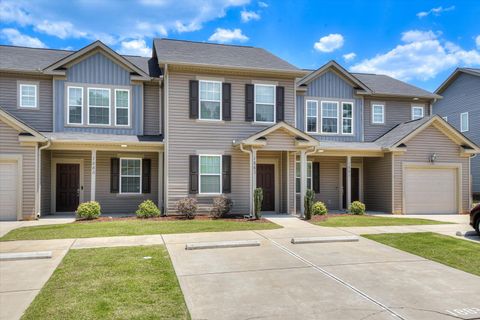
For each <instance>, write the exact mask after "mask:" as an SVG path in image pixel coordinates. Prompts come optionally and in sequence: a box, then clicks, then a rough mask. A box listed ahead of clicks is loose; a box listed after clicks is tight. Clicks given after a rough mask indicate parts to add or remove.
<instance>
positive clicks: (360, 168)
mask: <svg viewBox="0 0 480 320" xmlns="http://www.w3.org/2000/svg"><path fill="white" fill-rule="evenodd" d="M344 168H347V164H346V163H340V166H339V169H338V172H339V173H338V179H339V183H338V185H339V188H338V201H339V202H338V207H339V208H340V210H344V209H347V208H343V179H342V170H343V169H344ZM352 168H356V169H358V176H359V177H358V189H359V190H358V194H359V195H360V201H361V202H364V200H363V163H352Z"/></svg>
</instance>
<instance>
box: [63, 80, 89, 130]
mask: <svg viewBox="0 0 480 320" xmlns="http://www.w3.org/2000/svg"><path fill="white" fill-rule="evenodd" d="M70 88H72V89H80V90H81V91H82V104H81V105H80V107H81V109H82V110H81V112H80V123H75V122H70ZM84 100H85V96H84V90H83V87H76V86H67V124H68V125H83V106H84V105H85V101H84ZM76 107H78V106H76Z"/></svg>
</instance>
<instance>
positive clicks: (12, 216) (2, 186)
mask: <svg viewBox="0 0 480 320" xmlns="http://www.w3.org/2000/svg"><path fill="white" fill-rule="evenodd" d="M17 179H18V169H17V163H16V162H4V163H1V162H0V204H1V206H0V220H17V197H19V195H18V194H17V193H18V190H17V185H18V184H17V181H18V180H17Z"/></svg>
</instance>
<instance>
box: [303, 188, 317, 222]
mask: <svg viewBox="0 0 480 320" xmlns="http://www.w3.org/2000/svg"><path fill="white" fill-rule="evenodd" d="M314 199H315V192H313V190H312V189H308V190H307V192H306V193H305V198H304V199H303V204H304V205H305V220H310V219H312V207H313V201H314Z"/></svg>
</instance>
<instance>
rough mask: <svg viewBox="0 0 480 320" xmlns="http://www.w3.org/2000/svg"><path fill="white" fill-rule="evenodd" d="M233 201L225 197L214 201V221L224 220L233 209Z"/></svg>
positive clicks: (212, 210)
mask: <svg viewBox="0 0 480 320" xmlns="http://www.w3.org/2000/svg"><path fill="white" fill-rule="evenodd" d="M232 205H233V203H232V200H231V199H230V198H227V197H225V196H220V197H217V198H215V199H213V205H212V209H211V210H210V216H212V218H214V219H218V218H223V217H225V216H226V215H227V213H229V212H230V210H231V209H232Z"/></svg>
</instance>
